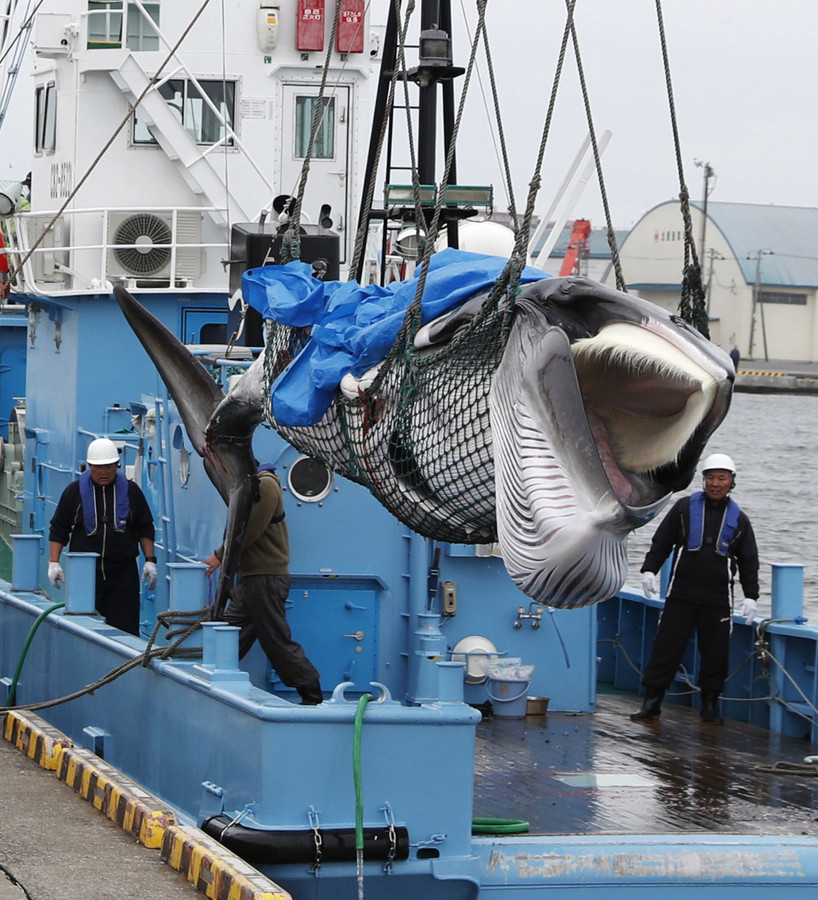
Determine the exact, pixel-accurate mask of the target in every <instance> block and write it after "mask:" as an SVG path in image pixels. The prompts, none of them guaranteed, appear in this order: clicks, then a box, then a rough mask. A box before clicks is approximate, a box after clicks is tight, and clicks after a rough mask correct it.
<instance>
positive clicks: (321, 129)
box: [295, 97, 335, 159]
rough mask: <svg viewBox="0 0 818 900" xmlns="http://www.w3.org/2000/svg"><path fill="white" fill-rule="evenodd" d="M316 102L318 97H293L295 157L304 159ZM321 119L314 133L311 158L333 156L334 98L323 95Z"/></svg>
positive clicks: (329, 157) (308, 143) (328, 157)
mask: <svg viewBox="0 0 818 900" xmlns="http://www.w3.org/2000/svg"><path fill="white" fill-rule="evenodd" d="M317 104H318V97H296V98H295V158H296V159H304V157H306V155H307V150H308V149H309V146H310V134H311V133H312V117H313V113H314V111H315V108H316V106H317ZM323 106H324V108H323V111H322V115H321V121H320V123H319V125H318V131H317V132H316V134H315V143H314V144H313V148H312V153H311V154H310V157H311V158H312V159H333V158H334V157H335V98H334V97H324V103H323Z"/></svg>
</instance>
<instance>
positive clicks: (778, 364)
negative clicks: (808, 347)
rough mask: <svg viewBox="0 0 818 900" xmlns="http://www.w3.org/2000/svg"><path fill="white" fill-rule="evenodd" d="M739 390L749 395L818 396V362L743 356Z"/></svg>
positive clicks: (736, 384) (739, 374)
mask: <svg viewBox="0 0 818 900" xmlns="http://www.w3.org/2000/svg"><path fill="white" fill-rule="evenodd" d="M735 390H736V391H737V392H739V393H748V394H806V395H818V363H813V362H790V361H789V360H763V359H742V360H741V361H740V362H739V366H738V372H737V374H736V382H735Z"/></svg>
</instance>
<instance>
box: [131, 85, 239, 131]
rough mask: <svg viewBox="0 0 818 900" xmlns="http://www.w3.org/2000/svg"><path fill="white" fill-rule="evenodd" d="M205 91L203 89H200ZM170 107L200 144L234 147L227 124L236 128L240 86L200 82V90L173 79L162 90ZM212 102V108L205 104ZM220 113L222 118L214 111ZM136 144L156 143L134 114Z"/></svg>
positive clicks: (143, 123)
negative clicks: (237, 100)
mask: <svg viewBox="0 0 818 900" xmlns="http://www.w3.org/2000/svg"><path fill="white" fill-rule="evenodd" d="M200 88H201V90H200ZM158 90H159V93H160V94H161V95H162V96H163V97H164V98H165V100H166V102H167V104H168V106H170V108H171V109H172V110H173V111H174V112H175V113H176V116H177V117H178V119H179V121H180V122H181V123H182V125H184V126H185V129H186V130H187V132H188V134H189V135H190V136H191V137H192V138H193V140H194V141H195V142H196V143H197V144H206V145H208V146H210V145H212V144H218V143H224V145H225V146H228V147H232V146H233V138H232V137H229V138H227V139H225V137H226V133H227V129H226V127H225V124H224V123H225V122H226V123H227V125H229V126H230V128H231V129H232V127H233V122H234V120H235V109H236V84H235V82H232V81H200V82H199V87H197V86H196V85H195V84H194V83H193V82H192V81H189V80H188V79H186V78H172V79H170V80H169V81H166V82H164V83H163V84H161V85H160V86H159V88H158ZM205 97H207V98H208V99H209V100H210V103H211V104H212V107H211V105H210V104H208V103H207V102H206V101H205ZM213 107H215V109H216V110H218V111H219V113H220V114H221V117H220V116H219V115H217V114H216V113H215V112H214V109H213ZM133 141H134V143H135V144H155V143H156V140H155V139H154V137H153V135H152V134H151V133H150V131H149V130H148V126H147V124H146V123H145V122H144V121H142V120H140V118H139V111H138V110H137V112H136V113H135V114H134V130H133Z"/></svg>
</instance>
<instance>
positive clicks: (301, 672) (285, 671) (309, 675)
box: [224, 575, 319, 687]
mask: <svg viewBox="0 0 818 900" xmlns="http://www.w3.org/2000/svg"><path fill="white" fill-rule="evenodd" d="M289 593H290V579H289V577H288V576H286V575H244V576H242V577H241V578H240V579H239V583H238V584H237V585H236V587H235V589H234V590H233V596H232V597H231V598H230V603H229V604H228V605H227V610H226V612H225V614H224V619H225V621H226V622H227V624H228V625H237V626H238V627H239V628H241V631H240V632H239V658H241V657H243V656H244V655H245V654H246V653H247V651H248V650H249V649H250V648H251V647H252V646H253V642H254V641H255V640H256V638H258V642H259V643H260V644H261V648H262V650H264V652H265V654H266V655H267V659H269V660H270V665H271V666H272V667H273V668H274V669H275V670H276V672H277V673H278V677H279V678H280V679H281V680H282V681H283V682H284V684H286V685H288V686H289V687H303V686H304V685H307V684H312V683H313V682H314V681H318V678H319V674H318V670H317V669H316V668H315V666H313V664H312V663H311V662H310V661H309V660H308V659H307V655H306V653H304V648H303V647H302V646H301V644H299V643H298V642H297V641H294V640H293V639H292V634H291V632H290V626H289V624H288V623H287V616H286V613H285V608H284V604H285V602H286V600H287V596H288V595H289Z"/></svg>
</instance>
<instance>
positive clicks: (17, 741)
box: [3, 712, 74, 771]
mask: <svg viewBox="0 0 818 900" xmlns="http://www.w3.org/2000/svg"><path fill="white" fill-rule="evenodd" d="M3 737H4V738H5V739H6V740H7V741H8V742H9V743H10V744H14V746H15V747H16V748H17V749H18V750H22V751H23V753H25V755H26V756H27V757H28V758H29V759H33V760H34V761H35V762H36V763H37V765H38V766H39V767H40V768H41V769H49V770H51V771H54V770H56V768H57V763H58V761H59V758H60V755H61V754H62V752H63V750H64V749H66V748H67V747H73V746H74V742H73V741H72V740H71V738H70V737H66V736H65V735H64V734H63V733H62V732H61V731H58V730H57V729H56V728H54V727H52V726H51V725H49V724H48V722H46V721H45V719H41V718H40V717H39V716H37V715H35V714H34V713H26V715H25V717H23V716H22V715H20V714H19V713H15V712H10V713H7V714H6V722H5V726H4V728H3Z"/></svg>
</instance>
